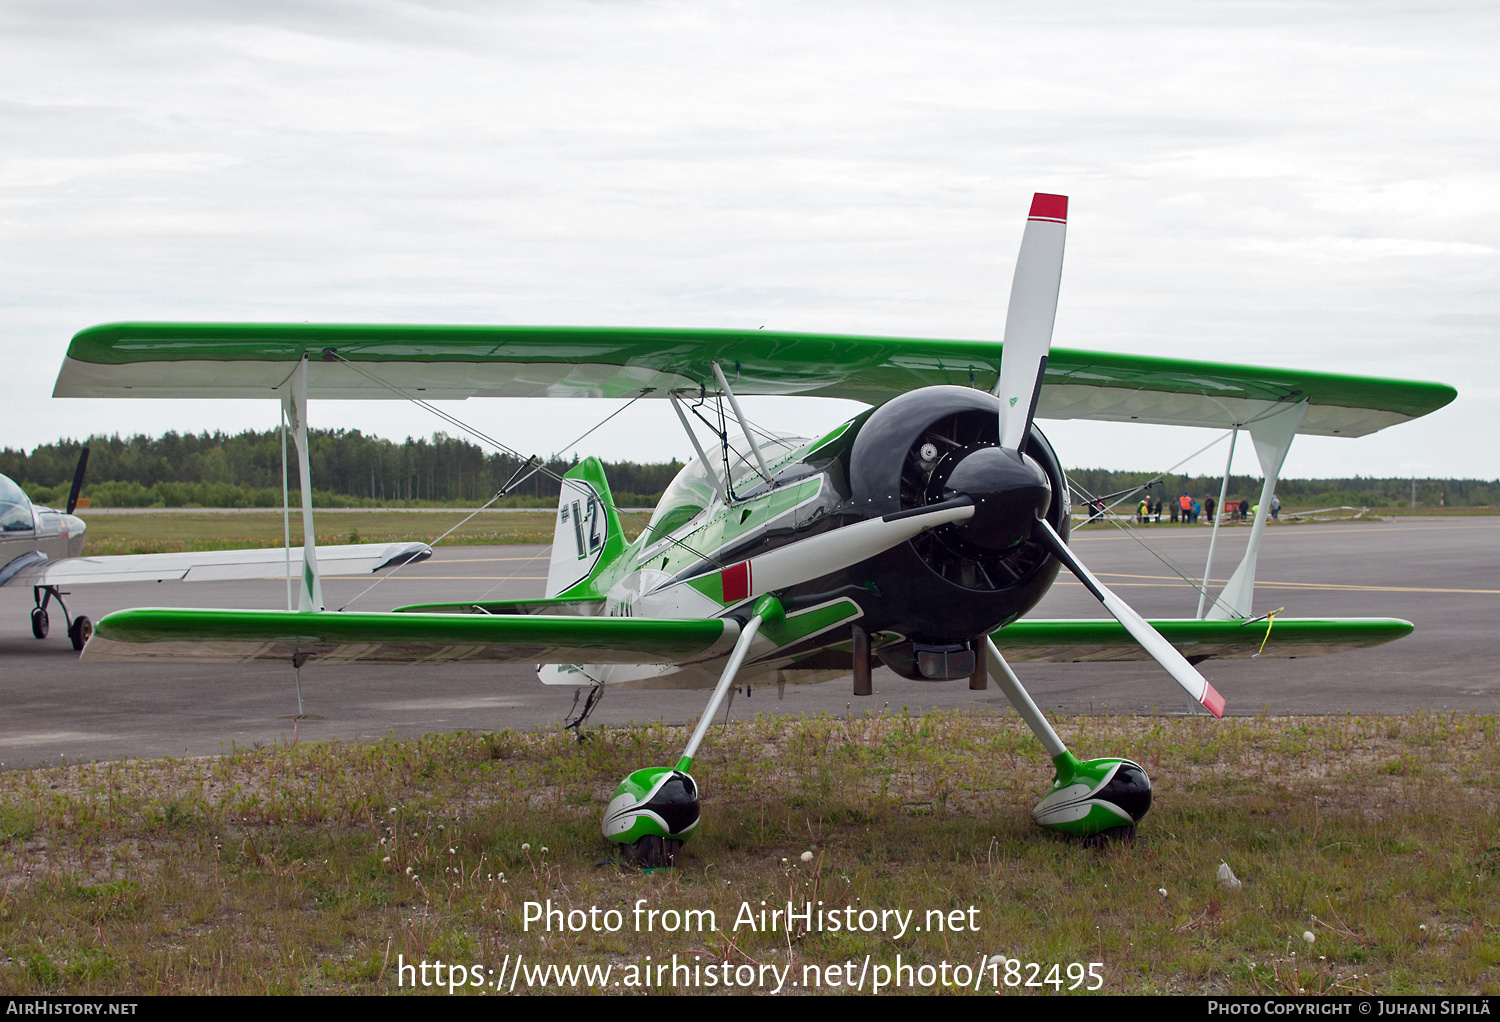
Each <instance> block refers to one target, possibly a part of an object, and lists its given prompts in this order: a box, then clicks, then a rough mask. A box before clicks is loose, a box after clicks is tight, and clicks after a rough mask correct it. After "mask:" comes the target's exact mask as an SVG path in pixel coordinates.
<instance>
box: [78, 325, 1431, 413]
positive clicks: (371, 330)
mask: <svg viewBox="0 0 1500 1022" xmlns="http://www.w3.org/2000/svg"><path fill="white" fill-rule="evenodd" d="M1000 349H1001V345H1000V344H999V343H998V342H995V341H954V340H924V339H918V338H902V337H852V336H841V335H836V334H806V333H779V332H772V331H767V330H749V331H740V330H653V329H643V328H636V329H632V328H609V327H518V326H359V325H333V324H305V323H303V324H283V323H115V324H109V325H106V326H96V327H90V328H89V329H87V330H83V331H81V332H80V333H78V334H77V335H76V336H75V337H74V338H73V341H72V344H71V345H69V348H68V355H67V358H66V359H65V361H64V362H63V367H62V371H61V373H60V374H59V375H58V378H57V386H56V388H55V389H54V391H53V394H54V396H56V397H197V398H202V397H272V396H274V392H275V390H276V388H278V387H280V386H281V385H282V384H283V383H284V382H285V381H286V379H287V377H288V375H289V374H290V373H291V370H292V369H293V367H294V366H295V365H296V363H297V362H298V360H300V359H301V358H302V356H303V355H304V354H306V355H309V356H310V357H311V359H312V363H311V365H310V366H309V372H308V389H307V393H308V396H309V397H314V398H387V397H394V396H397V394H396V393H395V391H393V389H392V388H398V389H399V390H401V391H404V392H406V393H407V394H410V395H413V396H421V397H424V398H428V399H439V398H467V397H634V396H636V395H638V394H642V393H647V392H651V393H654V394H655V395H656V396H664V395H665V393H666V391H668V390H673V389H682V390H692V391H697V390H698V389H699V388H700V387H707V388H708V389H710V390H713V389H715V387H714V376H713V372H712V368H711V365H712V363H714V362H719V363H721V364H722V365H723V366H724V368H725V370H726V372H727V371H728V369H729V367H730V366H733V367H734V370H735V372H734V375H733V379H734V387H735V390H736V392H737V393H739V394H742V395H743V394H799V395H808V396H817V397H837V398H849V399H852V400H856V401H863V402H865V403H866V404H880V403H882V402H884V401H886V400H888V399H889V398H890V397H892V396H893V395H895V394H900V393H904V392H906V391H908V390H913V389H915V388H917V387H923V386H929V385H932V384H941V383H947V384H957V385H960V386H974V387H979V388H982V389H985V390H993V389H994V386H995V382H996V380H997V378H998V374H999V370H1000ZM334 353H336V354H334ZM341 360H347V361H348V362H350V363H354V364H355V366H357V368H356V367H355V366H351V365H348V364H344V362H342V361H341ZM361 370H363V371H361ZM1456 396H1457V391H1455V390H1454V389H1453V388H1452V387H1449V386H1447V385H1445V384H1439V383H1418V382H1409V381H1403V380H1388V379H1377V378H1374V377H1367V376H1350V375H1345V374H1335V373H1316V372H1307V371H1302V370H1293V369H1274V368H1263V367H1254V366H1237V365H1226V364H1221V363H1216V362H1197V361H1189V360H1185V359H1167V358H1147V357H1141V356H1134V355H1118V354H1108V353H1104V352H1087V351H1073V350H1068V349H1066V348H1053V349H1052V351H1051V354H1050V356H1049V358H1048V361H1047V369H1046V376H1045V380H1044V382H1043V385H1042V390H1041V397H1040V399H1039V401H1038V404H1037V410H1036V414H1037V416H1038V417H1040V418H1048V419H1075V418H1076V419H1103V420H1110V421H1120V422H1153V423H1162V424H1167V425H1182V426H1214V427H1223V428H1228V427H1230V426H1232V425H1236V424H1244V423H1247V422H1250V421H1253V420H1254V419H1256V418H1257V417H1259V416H1260V415H1263V414H1264V413H1265V412H1266V410H1267V406H1268V404H1274V403H1277V402H1284V401H1302V400H1306V401H1307V402H1308V408H1307V412H1306V414H1305V415H1304V416H1303V419H1302V424H1301V427H1300V428H1299V430H1298V432H1300V433H1310V434H1320V435H1337V436H1363V435H1365V434H1367V433H1372V432H1374V431H1375V430H1378V429H1382V428H1384V427H1386V426H1390V425H1394V424H1396V423H1399V422H1405V421H1406V420H1408V419H1413V418H1416V417H1417V416H1420V415H1425V414H1427V413H1428V412H1431V411H1435V410H1436V409H1438V408H1441V407H1443V406H1444V405H1446V404H1447V403H1448V402H1450V401H1452V400H1453V399H1454V397H1456Z"/></svg>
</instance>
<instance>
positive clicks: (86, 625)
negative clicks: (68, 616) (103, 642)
mask: <svg viewBox="0 0 1500 1022" xmlns="http://www.w3.org/2000/svg"><path fill="white" fill-rule="evenodd" d="M93 634H94V622H92V621H90V620H89V619H88V618H86V617H84V616H83V615H82V614H80V615H79V616H78V617H75V618H74V619H73V623H72V624H70V625H68V640H69V641H70V642H72V643H73V648H74V649H76V650H78V651H79V652H82V651H83V647H84V645H85V644H86V643H87V642H88V641H89V638H90V637H91V636H92V635H93Z"/></svg>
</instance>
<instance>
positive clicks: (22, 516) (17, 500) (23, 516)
mask: <svg viewBox="0 0 1500 1022" xmlns="http://www.w3.org/2000/svg"><path fill="white" fill-rule="evenodd" d="M35 529H36V522H35V521H34V520H33V518H32V515H31V501H30V500H29V499H27V497H26V493H25V491H23V490H22V489H21V488H20V487H19V486H17V485H16V484H15V483H13V482H11V481H10V479H9V478H7V477H6V476H0V532H9V533H13V532H33V531H35Z"/></svg>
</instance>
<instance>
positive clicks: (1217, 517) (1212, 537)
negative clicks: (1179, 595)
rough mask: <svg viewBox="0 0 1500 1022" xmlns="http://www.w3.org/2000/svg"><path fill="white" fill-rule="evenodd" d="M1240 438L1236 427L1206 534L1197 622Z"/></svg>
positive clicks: (1211, 575) (1231, 436)
mask: <svg viewBox="0 0 1500 1022" xmlns="http://www.w3.org/2000/svg"><path fill="white" fill-rule="evenodd" d="M1239 438H1240V427H1239V426H1238V425H1236V426H1235V427H1234V432H1232V433H1230V434H1229V457H1227V458H1225V459H1224V480H1223V482H1221V483H1220V484H1219V503H1218V506H1217V507H1216V508H1215V511H1214V521H1213V529H1212V530H1211V531H1210V532H1209V534H1208V560H1207V562H1205V563H1204V565H1203V584H1202V585H1201V586H1199V587H1198V620H1199V621H1202V620H1203V604H1204V603H1205V601H1207V600H1208V584H1209V582H1210V581H1212V579H1213V570H1214V544H1216V543H1218V542H1219V522H1220V521H1222V520H1223V518H1224V498H1225V497H1227V496H1229V470H1230V468H1231V467H1233V465H1234V444H1235V441H1236V440H1238V439H1239Z"/></svg>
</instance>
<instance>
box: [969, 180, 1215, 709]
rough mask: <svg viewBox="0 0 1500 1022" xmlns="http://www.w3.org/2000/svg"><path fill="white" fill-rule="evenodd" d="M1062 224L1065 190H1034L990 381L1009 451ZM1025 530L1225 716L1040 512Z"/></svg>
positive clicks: (1039, 368) (1039, 348)
mask: <svg viewBox="0 0 1500 1022" xmlns="http://www.w3.org/2000/svg"><path fill="white" fill-rule="evenodd" d="M1067 230H1068V198H1067V196H1065V195H1048V194H1045V193H1043V192H1038V193H1036V195H1035V196H1033V197H1032V200H1031V213H1030V214H1029V215H1028V216H1027V218H1026V233H1025V234H1024V235H1023V236H1022V238H1021V254H1020V256H1019V257H1018V258H1017V259H1016V275H1015V279H1014V281H1013V282H1012V284H1011V291H1010V309H1009V311H1008V312H1007V313H1006V319H1005V346H1004V348H1003V349H1002V350H1001V353H1000V380H999V382H998V384H997V385H996V388H995V394H996V396H998V397H999V398H1000V446H1001V447H1002V448H1004V449H1006V450H1009V451H1016V452H1019V451H1020V449H1021V447H1022V445H1023V444H1025V442H1026V437H1027V435H1028V434H1029V433H1030V432H1031V420H1032V417H1033V416H1034V415H1035V414H1036V402H1037V397H1038V395H1039V394H1040V393H1041V388H1042V375H1043V373H1045V372H1046V368H1047V352H1048V351H1049V350H1050V348H1051V347H1052V324H1053V320H1054V319H1055V318H1056V316H1057V293H1058V287H1059V286H1060V284H1061V282H1062V260H1063V242H1064V240H1065V239H1066V236H1067ZM1056 499H1060V500H1067V499H1068V495H1067V494H1058V495H1057V497H1056ZM1032 536H1033V538H1034V539H1036V540H1037V541H1038V542H1039V543H1041V544H1042V545H1043V546H1045V547H1047V549H1048V550H1049V551H1050V552H1051V553H1052V555H1053V556H1054V557H1056V558H1057V559H1058V560H1060V561H1062V563H1063V564H1065V565H1067V567H1068V570H1069V571H1071V572H1072V573H1073V574H1074V575H1076V576H1078V580H1079V581H1080V582H1082V583H1083V584H1084V586H1085V587H1086V588H1087V589H1088V591H1089V592H1091V593H1093V594H1094V597H1095V599H1097V600H1098V601H1099V602H1100V603H1102V604H1104V609H1105V610H1107V611H1109V612H1110V614H1112V615H1113V616H1114V618H1115V620H1117V621H1119V622H1120V624H1122V625H1124V626H1125V629H1126V631H1128V632H1129V633H1130V634H1131V635H1132V636H1133V637H1134V638H1135V640H1136V641H1137V642H1139V643H1140V644H1141V645H1142V646H1143V647H1144V648H1145V650H1146V652H1148V653H1150V654H1151V656H1152V657H1153V658H1154V659H1155V660H1156V662H1157V663H1159V664H1161V665H1162V667H1163V668H1164V669H1165V670H1166V672H1167V673H1168V674H1170V675H1171V676H1172V678H1173V680H1175V681H1176V682H1177V683H1178V684H1179V685H1181V686H1182V687H1183V690H1184V691H1186V692H1187V694H1188V695H1190V696H1192V697H1193V698H1194V699H1195V700H1197V701H1198V702H1199V703H1201V704H1202V705H1203V706H1204V708H1205V709H1207V710H1208V712H1210V713H1212V714H1213V715H1214V716H1215V717H1222V716H1223V715H1224V697H1223V696H1221V695H1219V693H1218V692H1216V691H1215V690H1214V687H1213V686H1212V685H1210V684H1209V683H1208V680H1207V679H1206V678H1204V677H1203V675H1201V674H1199V673H1198V670H1197V668H1195V667H1194V666H1193V665H1192V664H1190V663H1188V662H1187V660H1186V659H1185V658H1184V657H1183V655H1182V654H1181V653H1179V652H1178V651H1177V650H1176V648H1175V647H1173V645H1172V644H1171V643H1170V642H1168V641H1167V640H1166V639H1164V638H1162V635H1161V633H1160V632H1158V631H1157V630H1156V629H1155V628H1152V627H1151V625H1150V623H1148V622H1147V621H1146V619H1145V618H1143V617H1141V616H1140V615H1139V614H1137V613H1136V612H1135V611H1134V610H1133V609H1131V607H1130V605H1129V604H1127V603H1126V602H1125V601H1124V600H1122V599H1120V598H1119V597H1118V596H1116V595H1115V594H1114V593H1113V592H1111V591H1110V590H1109V589H1108V588H1107V587H1106V586H1105V585H1104V584H1103V583H1102V582H1100V581H1099V580H1098V579H1097V578H1095V577H1094V575H1093V573H1092V572H1090V571H1089V570H1088V568H1086V567H1085V566H1084V564H1083V562H1082V561H1080V560H1079V559H1078V558H1077V556H1076V555H1074V553H1073V551H1072V550H1071V549H1070V548H1069V547H1068V545H1067V544H1066V543H1064V542H1063V540H1062V537H1061V536H1059V535H1058V534H1057V532H1056V531H1055V530H1054V529H1053V528H1052V526H1051V524H1049V523H1048V522H1047V520H1046V518H1044V517H1038V519H1037V521H1036V525H1035V528H1034V531H1033V533H1032Z"/></svg>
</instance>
